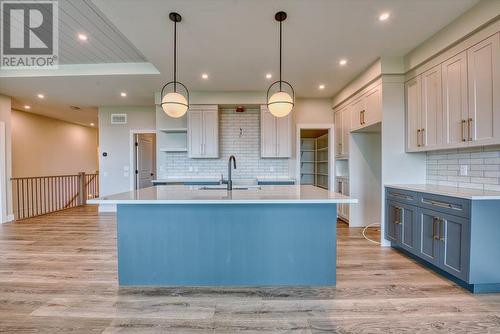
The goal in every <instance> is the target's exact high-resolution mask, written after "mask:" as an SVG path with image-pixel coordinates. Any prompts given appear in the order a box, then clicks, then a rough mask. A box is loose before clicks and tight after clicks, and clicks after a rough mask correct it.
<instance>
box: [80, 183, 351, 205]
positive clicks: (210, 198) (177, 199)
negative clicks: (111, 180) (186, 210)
mask: <svg viewBox="0 0 500 334" xmlns="http://www.w3.org/2000/svg"><path fill="white" fill-rule="evenodd" d="M203 188H210V187H201V186H156V187H149V188H144V189H139V190H134V191H129V192H124V193H120V194H116V195H110V196H103V197H100V198H96V199H92V200H89V201H88V203H89V204H287V203H298V204H300V203H303V204H314V203H317V204H320V203H321V204H327V203H332V204H335V203H357V202H358V201H357V199H353V198H350V197H347V196H344V195H342V194H339V193H335V192H330V191H328V190H326V189H322V188H319V187H315V186H311V185H279V186H259V187H248V189H244V190H243V189H234V190H233V191H227V190H226V189H213V188H212V189H203Z"/></svg>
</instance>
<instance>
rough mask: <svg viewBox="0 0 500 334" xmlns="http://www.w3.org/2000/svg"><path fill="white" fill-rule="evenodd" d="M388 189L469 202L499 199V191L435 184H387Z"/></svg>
mask: <svg viewBox="0 0 500 334" xmlns="http://www.w3.org/2000/svg"><path fill="white" fill-rule="evenodd" d="M385 186H386V187H389V188H395V189H402V190H410V191H418V192H423V193H429V194H436V195H443V196H450V197H457V198H464V199H469V200H492V199H500V192H499V191H492V190H480V189H469V188H460V187H449V186H438V185H435V184H387V185H385Z"/></svg>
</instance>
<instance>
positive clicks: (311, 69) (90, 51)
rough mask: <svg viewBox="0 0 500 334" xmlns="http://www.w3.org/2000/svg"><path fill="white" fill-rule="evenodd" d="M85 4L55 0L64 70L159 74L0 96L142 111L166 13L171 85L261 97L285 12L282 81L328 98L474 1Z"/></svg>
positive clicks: (162, 52) (154, 86)
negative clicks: (107, 66)
mask: <svg viewBox="0 0 500 334" xmlns="http://www.w3.org/2000/svg"><path fill="white" fill-rule="evenodd" d="M89 1H90V0H66V1H62V2H63V3H66V2H68V4H66V5H62V9H61V11H63V10H64V11H65V12H66V14H65V15H66V17H67V18H66V20H67V23H65V24H61V26H60V29H61V31H60V33H61V34H62V35H63V36H65V37H63V38H69V40H67V41H66V42H65V43H64V44H65V45H67V48H68V50H67V51H64V52H67V54H68V56H65V57H66V58H65V59H66V60H65V62H66V63H69V64H74V63H75V62H77V63H82V64H83V63H85V64H87V63H94V64H95V63H103V62H126V63H129V62H140V61H143V60H144V59H145V60H146V61H148V62H150V63H151V64H152V65H153V66H154V67H156V69H158V70H159V72H160V73H161V74H159V75H158V74H156V75H155V74H154V73H150V72H148V73H147V74H135V75H131V74H129V75H127V73H122V74H121V75H112V74H106V75H100V74H101V73H99V72H96V73H86V74H87V75H85V76H78V75H73V76H57V75H56V76H45V77H9V78H6V77H0V93H3V94H7V95H11V96H14V97H15V98H16V100H17V101H18V103H20V104H25V103H31V102H33V100H34V99H36V98H35V97H34V96H35V94H36V93H38V92H40V91H43V92H44V93H45V94H46V95H47V98H46V99H45V101H43V102H41V104H40V110H42V109H43V110H44V111H43V112H46V110H47V108H45V107H44V108H42V107H41V105H42V104H43V105H44V106H49V105H50V106H51V107H50V108H53V109H55V110H56V114H58V115H61V117H59V118H62V117H63V116H62V115H63V114H64V115H66V114H68V113H69V111H68V110H67V107H68V106H69V105H78V106H81V107H96V106H100V105H147V104H149V105H150V104H152V103H153V101H154V100H153V96H154V92H155V91H158V90H160V88H161V86H162V83H164V82H166V81H169V80H170V79H171V76H172V61H173V60H172V39H173V26H172V22H171V21H169V19H168V14H169V12H171V11H177V12H179V13H180V14H181V15H182V16H183V21H182V22H181V23H180V24H179V25H178V79H179V80H180V81H181V82H183V83H184V84H186V85H187V86H188V88H189V89H190V90H192V91H245V90H248V91H264V90H266V89H267V86H268V85H269V83H270V81H269V80H267V79H265V74H266V73H272V74H273V79H276V78H277V74H278V61H279V59H278V55H279V53H278V24H277V23H276V22H275V21H274V14H275V13H276V12H277V11H278V10H285V11H286V12H287V13H288V19H287V20H286V21H285V22H284V26H283V52H284V54H283V70H284V73H283V75H284V77H283V79H285V80H287V81H290V82H291V83H292V84H293V86H294V88H295V90H296V93H297V95H298V96H299V97H331V96H333V95H334V94H335V93H337V92H338V91H339V90H340V89H341V88H342V87H343V86H345V85H346V84H347V83H348V82H349V81H350V80H352V79H353V78H354V77H355V76H356V75H357V74H358V73H360V72H361V71H362V70H364V69H365V68H366V67H367V66H368V65H369V64H371V63H372V62H373V61H374V60H376V59H377V58H378V57H380V56H403V55H405V54H406V53H408V52H409V51H410V50H411V49H413V48H414V47H415V46H417V45H419V44H420V43H422V42H423V41H424V40H426V39H427V38H429V37H430V36H432V35H433V34H434V33H436V32H437V31H439V30H440V29H441V28H443V27H444V26H445V25H447V24H449V23H450V22H451V21H453V20H454V19H455V18H456V17H458V16H459V15H460V14H462V13H463V12H465V11H466V10H468V9H469V8H470V7H471V6H473V5H474V4H476V3H477V2H478V0H419V1H415V0H252V1H250V0H210V1H207V0H168V1H165V0H141V1H137V0H92V3H90V2H89ZM60 3H61V1H60ZM384 11H388V12H390V13H391V17H390V19H389V20H388V21H386V22H379V21H378V15H379V14H380V13H381V12H384ZM71 20H73V21H71ZM113 25H114V27H113ZM80 30H82V31H85V32H87V33H88V34H89V41H88V42H87V43H86V44H83V45H82V43H80V42H76V41H73V42H72V41H70V40H71V38H73V37H74V36H75V34H76V33H77V32H78V31H80ZM127 41H128V42H127ZM113 43H114V44H113ZM116 43H119V44H120V45H121V46H120V47H117V46H116V45H117V44H116ZM65 48H66V47H65ZM84 50H86V51H84ZM61 52H63V50H61ZM341 58H346V59H348V64H347V65H346V66H344V67H341V66H339V65H338V61H339V59H341ZM0 72H1V71H0ZM145 73H146V72H145ZM201 73H208V74H209V79H208V80H202V79H201V77H200V76H201ZM320 83H321V84H325V85H326V88H325V89H324V90H323V91H320V90H318V85H319V84H320ZM120 91H127V93H128V97H127V98H125V99H123V98H121V97H120V96H119V92H120ZM58 105H60V106H61V108H60V110H59V109H58V108H57V106H58ZM37 108H38V107H37ZM37 108H33V109H37ZM50 108H49V109H50ZM94 110H95V108H94ZM33 111H34V112H36V110H33ZM94 112H95V111H94ZM69 115H70V116H68V118H70V119H74V121H76V122H81V123H85V122H88V119H87V118H83V117H82V118H76V116H75V113H73V114H69ZM54 117H57V115H56V116H54Z"/></svg>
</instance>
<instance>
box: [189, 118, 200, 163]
mask: <svg viewBox="0 0 500 334" xmlns="http://www.w3.org/2000/svg"><path fill="white" fill-rule="evenodd" d="M188 151H189V157H190V158H201V157H202V156H203V112H202V111H201V110H189V111H188Z"/></svg>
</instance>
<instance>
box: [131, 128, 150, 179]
mask: <svg viewBox="0 0 500 334" xmlns="http://www.w3.org/2000/svg"><path fill="white" fill-rule="evenodd" d="M133 173H134V175H135V177H134V189H142V188H148V187H152V186H153V180H154V179H155V175H156V134H155V133H136V134H134V169H133Z"/></svg>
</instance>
